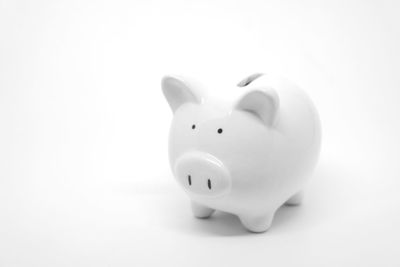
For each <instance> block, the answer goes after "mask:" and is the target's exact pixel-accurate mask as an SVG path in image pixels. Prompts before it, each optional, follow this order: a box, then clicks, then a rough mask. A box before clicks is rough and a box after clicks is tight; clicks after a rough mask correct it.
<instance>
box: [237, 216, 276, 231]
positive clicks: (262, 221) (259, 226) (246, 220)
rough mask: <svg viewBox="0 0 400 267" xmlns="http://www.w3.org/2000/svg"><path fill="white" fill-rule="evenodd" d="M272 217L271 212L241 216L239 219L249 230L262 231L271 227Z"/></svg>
mask: <svg viewBox="0 0 400 267" xmlns="http://www.w3.org/2000/svg"><path fill="white" fill-rule="evenodd" d="M273 217H274V214H273V213H272V214H268V215H264V216H259V217H249V216H241V217H240V221H241V222H242V224H243V226H244V227H245V228H246V229H247V230H249V231H250V232H253V233H262V232H265V231H267V230H268V229H269V228H270V227H271V223H272V219H273Z"/></svg>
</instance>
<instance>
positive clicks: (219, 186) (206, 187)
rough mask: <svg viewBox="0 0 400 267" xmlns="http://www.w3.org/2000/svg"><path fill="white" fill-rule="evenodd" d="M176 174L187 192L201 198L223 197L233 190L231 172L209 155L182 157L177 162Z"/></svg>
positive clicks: (191, 154)
mask: <svg viewBox="0 0 400 267" xmlns="http://www.w3.org/2000/svg"><path fill="white" fill-rule="evenodd" d="M175 173H176V178H177V179H178V182H179V183H180V184H181V185H182V186H183V187H184V188H185V189H186V190H187V191H189V192H191V193H195V194H198V195H201V196H221V195H224V194H226V193H228V192H229V190H230V188H231V177H230V175H229V171H228V170H227V168H226V167H225V165H224V164H223V163H222V162H221V161H220V160H219V159H218V158H216V157H214V156H212V155H210V154H208V153H204V152H191V153H186V154H184V155H182V156H181V157H179V158H178V159H177V161H176V164H175Z"/></svg>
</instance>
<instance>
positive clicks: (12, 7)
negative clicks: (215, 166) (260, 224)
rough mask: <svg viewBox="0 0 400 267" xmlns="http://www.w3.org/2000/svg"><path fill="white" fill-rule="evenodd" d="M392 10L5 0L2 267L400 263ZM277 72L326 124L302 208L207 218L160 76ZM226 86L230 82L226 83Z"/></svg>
mask: <svg viewBox="0 0 400 267" xmlns="http://www.w3.org/2000/svg"><path fill="white" fill-rule="evenodd" d="M399 10H400V6H399V4H398V2H395V1H392V2H390V1H343V2H342V1H332V2H331V3H328V2H317V1H315V2H312V1H302V2H301V3H300V2H299V1H291V2H286V1H285V2H284V1H271V2H266V1H242V2H234V1H225V2H220V1H202V2H201V3H200V2H199V3H194V2H190V1H181V2H177V1H174V2H171V1H168V3H167V1H165V3H164V2H161V1H160V2H155V1H152V2H150V1H148V2H147V3H145V2H144V1H143V2H142V3H140V2H137V3H135V2H133V1H105V2H101V3H99V2H98V1H93V2H89V1H65V2H60V1H47V2H46V1H34V2H28V1H26V2H25V1H2V2H1V3H0V266H160V265H163V266H188V264H190V265H193V266H220V265H221V264H226V265H227V266H267V265H270V266H289V265H300V266H321V265H324V266H359V265H360V266H361V265H362V266H378V265H379V266H398V265H399V264H400V259H399V256H398V253H399V246H398V245H399V242H400V230H399V225H400V206H399V204H400V194H399V193H398V190H399V186H400V182H399V176H400V167H399V151H400V145H399V144H400V143H399V139H398V138H399V136H400V119H399V113H400V112H399V111H400V108H399V106H398V101H399V96H400V93H399V87H400V76H399V75H398V71H399V68H400V66H399V62H400V52H399V49H398V48H399V47H400V20H399V16H398V13H399ZM255 71H264V72H275V73H279V74H282V75H284V76H286V77H289V78H290V79H291V80H293V81H294V82H296V83H298V84H299V85H300V86H302V87H303V88H305V89H306V90H307V91H308V93H309V94H310V95H311V96H312V98H313V100H314V102H315V103H316V105H317V107H318V108H319V112H320V115H321V119H322V123H323V143H322V155H321V156H322V157H321V162H320V164H319V166H318V168H317V171H316V173H315V175H314V177H313V179H312V181H311V183H310V185H309V187H308V190H307V192H306V193H307V194H306V199H305V202H304V205H303V206H301V207H299V208H295V207H293V208H289V207H286V208H283V209H281V210H280V211H278V213H277V215H276V218H275V221H274V222H273V226H272V228H271V229H270V230H269V231H268V232H266V233H265V234H259V235H257V234H250V233H248V232H246V231H245V230H244V229H243V228H242V226H241V225H240V223H239V221H238V219H237V218H235V217H232V216H230V215H226V214H220V213H219V214H218V213H217V214H215V216H214V217H212V218H211V219H210V220H206V221H202V220H196V219H194V218H193V217H192V215H191V212H190V209H189V201H188V199H187V197H186V196H185V195H184V193H183V192H182V191H181V190H180V188H179V187H178V185H177V184H176V183H175V181H174V180H173V179H172V177H171V174H170V170H169V167H168V159H167V132H168V128H169V123H170V120H171V117H172V115H171V112H170V110H169V107H168V106H167V104H166V103H165V101H164V99H163V96H162V93H161V89H160V78H161V76H162V75H164V74H165V73H184V74H189V75H191V76H193V77H195V78H197V79H199V80H201V81H203V82H205V83H208V84H211V81H213V80H216V78H218V79H219V80H220V81H223V80H224V81H225V80H229V81H232V83H237V82H238V81H239V80H240V79H241V78H242V77H244V76H246V75H247V74H249V73H253V72H255ZM215 87H216V90H217V88H218V86H217V85H216V86H215Z"/></svg>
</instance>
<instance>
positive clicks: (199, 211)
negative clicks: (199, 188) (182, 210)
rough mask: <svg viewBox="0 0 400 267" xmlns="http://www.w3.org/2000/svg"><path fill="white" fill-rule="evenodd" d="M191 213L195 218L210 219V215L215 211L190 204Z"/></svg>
mask: <svg viewBox="0 0 400 267" xmlns="http://www.w3.org/2000/svg"><path fill="white" fill-rule="evenodd" d="M192 211H193V215H194V216H195V217H196V218H200V219H205V218H208V217H210V216H211V214H213V213H214V211H215V210H213V209H210V208H208V207H206V206H203V205H199V204H197V203H194V202H192Z"/></svg>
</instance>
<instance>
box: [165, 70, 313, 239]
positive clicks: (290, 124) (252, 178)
mask: <svg viewBox="0 0 400 267" xmlns="http://www.w3.org/2000/svg"><path fill="white" fill-rule="evenodd" d="M220 89H221V88H212V90H211V91H209V92H211V94H210V93H208V94H206V93H205V90H204V88H200V87H198V86H195V85H192V84H191V83H190V81H189V80H187V79H185V78H181V77H175V76H167V77H164V78H163V80H162V90H163V93H164V95H165V97H166V99H167V101H168V103H169V105H170V107H171V109H172V111H173V114H174V117H173V121H172V125H171V129H170V136H169V158H170V165H171V168H172V172H173V174H174V176H175V178H176V180H177V181H178V183H179V184H180V185H181V186H182V188H183V189H184V190H185V191H186V193H187V194H188V196H189V198H190V200H191V207H192V211H193V213H194V216H196V217H198V218H207V217H209V216H210V215H211V214H212V213H213V212H214V211H215V210H220V211H224V212H228V213H232V214H235V215H237V216H239V218H240V221H241V222H242V224H243V225H244V227H245V228H247V229H248V230H249V231H251V232H264V231H266V230H268V228H269V227H270V226H271V222H272V219H273V217H274V214H275V212H276V210H277V209H278V208H279V207H280V206H281V205H282V204H288V205H297V204H300V202H301V200H302V190H303V189H304V186H305V184H306V182H307V179H308V178H309V176H310V175H311V172H312V170H313V168H314V166H315V164H316V162H317V160H318V155H319V150H320V139H321V129H320V122H319V117H318V114H317V111H316V109H315V108H314V105H313V103H312V102H311V100H310V99H309V98H308V96H307V95H306V94H305V93H304V92H303V91H302V90H301V89H299V88H298V87H296V86H295V85H293V84H291V83H289V82H287V81H286V80H283V79H279V78H274V77H272V76H269V75H262V74H254V75H251V76H249V77H247V78H245V79H244V80H242V81H241V82H239V84H238V85H236V84H234V85H232V86H231V87H230V88H229V87H228V86H227V88H225V92H224V93H223V94H222V95H221V94H220V96H219V97H215V95H218V92H219V91H220ZM226 89H228V90H226ZM213 92H214V96H213Z"/></svg>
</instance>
